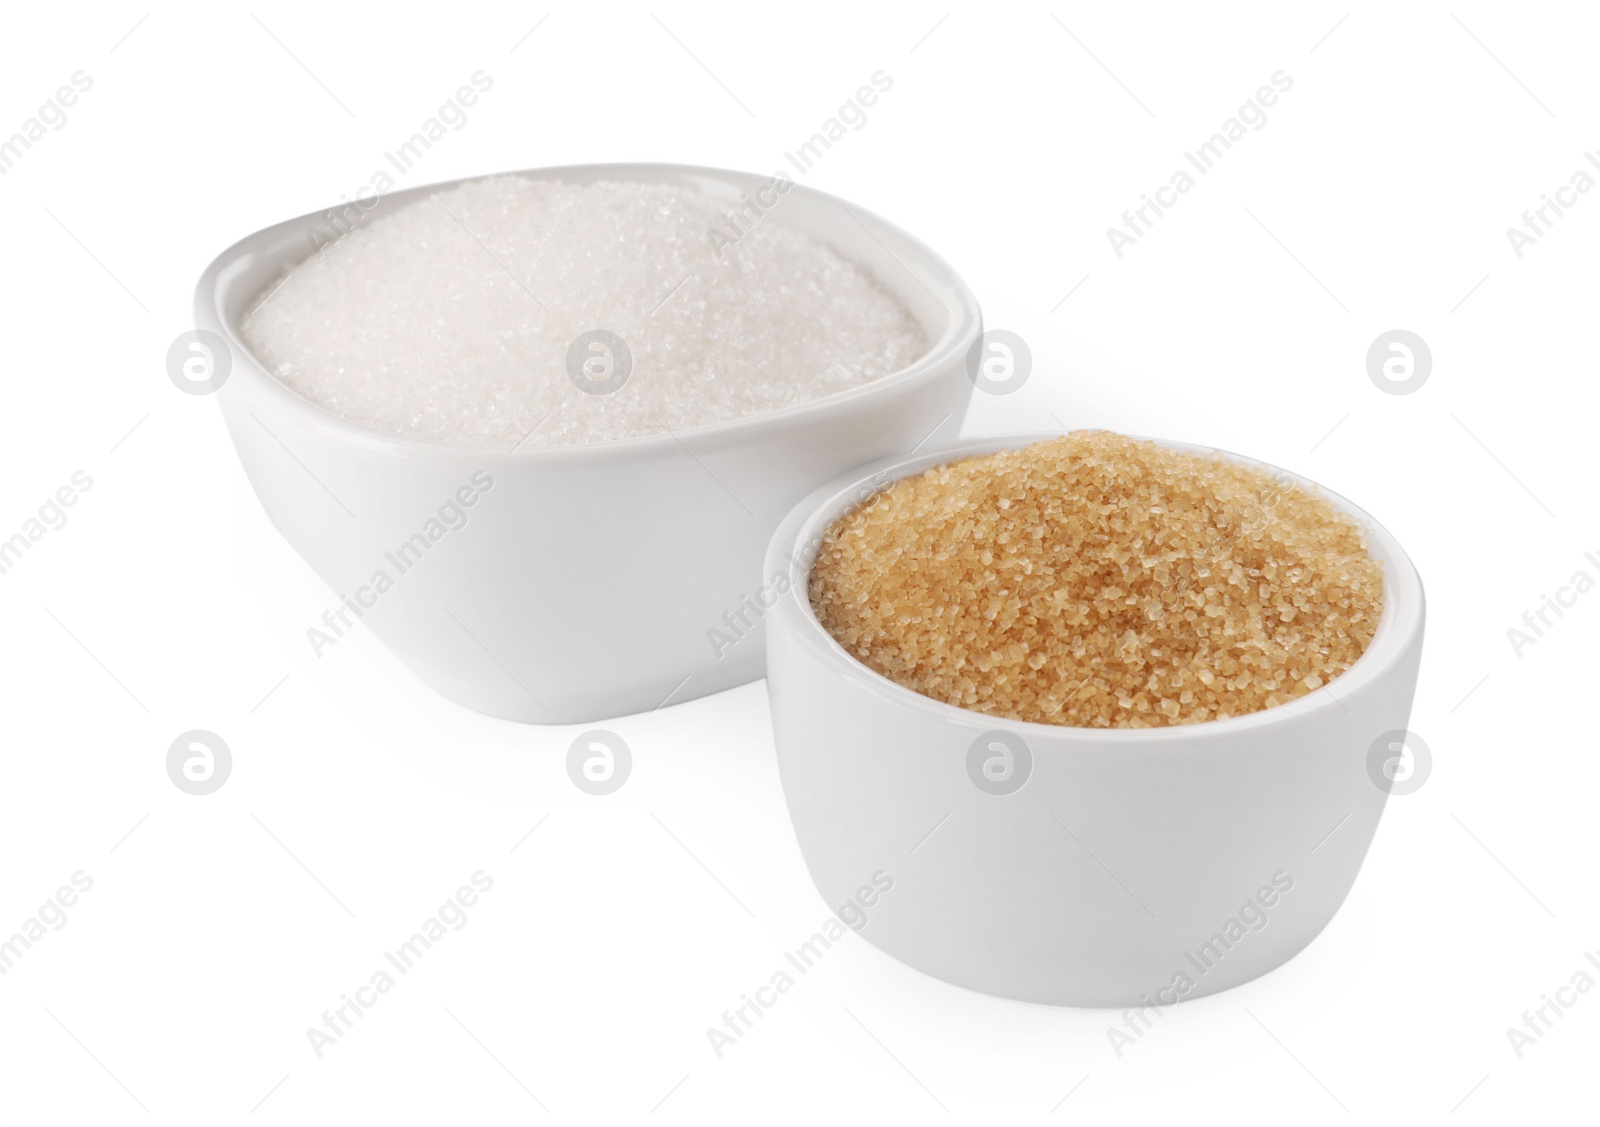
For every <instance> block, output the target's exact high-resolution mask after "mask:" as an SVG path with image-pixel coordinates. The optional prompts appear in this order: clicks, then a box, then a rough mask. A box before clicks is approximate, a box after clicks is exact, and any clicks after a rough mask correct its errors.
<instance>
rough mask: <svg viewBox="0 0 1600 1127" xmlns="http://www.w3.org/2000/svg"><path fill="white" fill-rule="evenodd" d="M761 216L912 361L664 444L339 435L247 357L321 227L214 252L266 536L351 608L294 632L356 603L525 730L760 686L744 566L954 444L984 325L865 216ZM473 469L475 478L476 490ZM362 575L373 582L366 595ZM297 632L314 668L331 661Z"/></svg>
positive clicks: (210, 317)
mask: <svg viewBox="0 0 1600 1127" xmlns="http://www.w3.org/2000/svg"><path fill="white" fill-rule="evenodd" d="M519 175H524V176H533V177H539V178H543V179H560V180H567V181H576V182H589V181H595V180H627V181H640V182H646V183H667V184H678V185H694V186H698V187H701V188H703V189H705V190H706V191H707V192H709V193H711V194H712V195H714V196H716V197H718V198H722V199H726V200H729V201H731V202H735V203H736V202H737V201H738V198H739V196H740V193H742V192H744V193H750V194H751V195H752V196H753V195H754V194H755V192H756V191H757V190H758V189H759V188H761V187H762V186H763V185H764V184H765V183H766V182H767V178H766V177H760V176H752V175H749V174H746V173H740V172H725V171H719V170H715V169H702V168H689V167H684V166H678V165H660V164H615V165H586V166H581V167H572V168H551V169H540V170H536V171H530V172H523V173H519ZM454 183H460V181H453V182H451V183H450V184H433V185H428V186H425V187H419V188H413V189H409V190H406V191H402V192H394V193H392V194H390V195H388V196H386V197H384V198H383V199H382V200H381V201H380V202H379V203H378V204H377V206H376V207H375V208H373V209H372V210H370V211H367V212H365V213H364V214H365V215H366V217H367V218H366V222H371V221H372V220H373V219H376V218H378V217H380V216H382V215H385V214H387V213H389V212H391V211H392V210H394V209H395V208H398V207H402V206H404V205H406V204H408V203H410V202H412V201H414V200H417V199H420V198H422V197H424V196H426V195H427V194H429V193H432V192H435V191H439V190H441V189H443V188H448V187H450V186H452V185H453V184H454ZM766 221H767V222H771V223H783V224H786V225H788V226H791V227H794V228H797V229H799V230H801V231H804V232H807V233H809V234H812V235H814V236H816V237H818V238H820V239H822V240H823V241H825V242H827V243H830V244H831V245H832V246H833V247H834V248H835V249H836V250H838V251H839V252H840V253H841V254H842V255H844V257H846V258H848V259H850V260H852V261H854V262H856V263H858V264H861V265H863V266H865V267H867V268H868V269H870V270H871V271H872V272H873V274H874V275H876V277H877V278H878V279H879V281H880V282H881V283H882V284H883V285H884V286H885V287H887V288H888V289H889V290H890V291H891V292H893V293H895V294H896V295H897V296H898V297H899V298H900V299H901V301H903V302H904V303H905V304H906V306H907V307H909V308H910V310H911V311H912V313H913V314H914V315H915V316H916V318H917V319H918V320H919V321H920V322H921V324H922V326H923V328H924V330H925V331H926V333H927V336H928V338H929V340H930V341H931V342H932V347H931V348H930V350H929V351H928V353H927V355H925V356H923V357H922V358H921V359H920V360H918V361H917V362H916V363H915V364H912V365H911V366H910V367H908V368H905V369H903V370H901V371H899V372H896V373H894V374H892V375H889V376H885V377H884V378H882V379H879V380H876V381H874V382H873V383H870V384H867V385H864V386H862V387H859V388H855V389H852V390H849V391H845V392H841V393H839V394H837V395H833V396H830V397H828V398H826V399H821V400H816V401H813V402H810V403H806V404H802V405H799V406H796V407H790V408H786V409H783V410H777V411H769V412H764V413H761V414H758V415H752V416H749V417H747V418H743V419H737V420H733V421H730V422H722V423H717V424H715V425H711V426H704V427H697V428H694V429H690V430H681V431H677V432H675V433H673V434H656V435H649V436H645V437H639V438H629V439H622V440H617V441H611V442H600V443H592V444H588V445H580V446H524V447H522V448H521V449H517V450H507V449H480V448H473V447H464V446H452V445H446V444H442V443H437V442H431V441H425V440H419V439H414V438H404V437H400V436H398V435H393V434H388V433H385V432H382V431H378V430H374V429H371V428H369V427H365V426H361V425H359V424H356V423H351V422H346V421H345V420H343V419H341V418H339V417H337V416H335V415H333V414H332V413H330V412H328V411H326V410H324V409H323V408H321V407H318V406H316V405H314V404H312V403H311V402H309V401H308V400H306V399H304V398H302V397H301V396H299V395H298V394H297V393H295V392H293V391H291V390H290V389H289V388H288V387H286V386H285V385H284V384H282V383H280V382H279V381H278V380H277V379H275V378H274V377H272V376H271V375H269V374H268V373H267V372H266V371H264V370H263V369H262V368H261V366H260V365H259V364H258V363H257V362H256V360H255V359H254V358H253V357H252V356H251V354H250V352H249V350H248V349H247V348H246V347H245V345H244V343H243V341H242V340H241V339H240V337H239V333H238V324H239V321H240V318H241V317H242V315H243V313H244V312H245V310H246V309H247V308H248V304H249V303H251V302H253V301H254V300H255V299H256V297H257V295H259V294H260V293H261V292H262V291H263V289H264V288H265V287H266V286H268V285H269V284H270V283H271V282H272V281H273V280H274V279H275V278H276V277H277V276H278V275H279V273H280V272H281V271H282V270H283V269H284V267H285V266H287V265H289V264H290V263H293V262H296V261H298V260H300V259H302V258H304V257H305V256H306V255H307V254H308V253H309V252H310V250H311V247H312V244H311V243H310V241H309V239H308V234H307V232H308V230H309V229H310V228H311V227H313V226H316V227H318V228H320V229H325V228H326V227H327V221H326V220H325V219H324V217H323V215H322V214H321V213H316V214H312V215H306V216H302V217H300V218H298V219H291V220H289V221H288V222H286V223H280V224H278V225H277V226H274V227H269V228H267V229H266V230H264V231H259V232H257V233H256V234H254V235H251V236H250V237H248V238H246V239H244V240H242V241H241V242H239V243H236V244H235V245H234V246H232V247H230V248H229V249H228V250H226V251H224V252H223V253H222V254H221V255H220V256H219V257H218V258H217V260H216V261H215V262H213V263H212V264H211V265H210V267H208V268H207V270H206V271H205V274H204V275H203V276H202V277H201V279H200V284H199V289H198V292H197V294H196V298H195V311H196V318H197V324H198V326H199V328H201V329H205V330H210V331H211V332H214V333H217V334H219V335H220V336H221V337H222V338H223V340H224V341H225V342H226V343H227V345H228V347H229V349H230V350H231V352H232V361H233V367H232V372H231V374H230V375H229V376H228V378H227V380H226V382H225V383H224V384H223V385H222V387H221V388H220V390H218V391H217V393H216V394H217V398H218V400H219V401H220V403H221V405H222V410H223V415H224V417H225V419H226V421H227V425H228V430H229V433H230V434H231V435H232V437H233V441H234V445H235V446H236V447H237V448H238V451H239V458H240V460H241V461H242V462H243V463H244V468H245V472H246V474H247V475H248V476H249V478H250V482H251V484H252V485H253V486H254V487H255V490H256V494H257V495H258V496H259V497H260V499H261V503H262V506H263V507H264V508H265V509H266V511H267V515H268V516H269V517H271V519H272V522H273V523H274V524H275V525H276V526H277V528H278V530H279V531H280V532H282V533H283V535H284V537H285V538H286V539H288V541H289V543H290V544H292V545H293V546H294V547H295V549H296V550H297V551H299V553H300V554H301V555H302V556H304V557H305V559H306V560H307V562H309V563H310V564H311V566H312V567H313V568H314V569H315V570H316V571H317V573H318V574H319V575H321V576H322V578H323V579H324V580H326V581H327V583H328V585H329V586H330V587H332V588H333V590H334V591H335V592H337V593H338V594H339V595H340V596H341V597H346V596H348V597H349V599H350V601H351V602H352V603H354V604H355V606H354V607H353V608H352V607H349V606H345V607H344V608H343V609H342V613H343V615H344V618H345V622H344V623H338V622H337V621H336V623H335V627H330V626H328V625H327V624H326V623H307V628H308V630H309V629H311V628H313V627H314V628H317V629H319V630H320V631H321V632H322V634H323V636H324V637H327V638H332V639H334V643H333V644H337V639H338V637H339V635H336V634H335V633H334V629H335V628H337V629H338V630H339V632H340V634H343V633H346V632H347V631H348V629H352V628H355V623H356V614H355V611H356V610H360V612H361V614H360V621H361V622H362V623H364V624H365V625H367V626H370V627H371V629H372V631H373V632H374V633H375V634H376V635H377V636H378V638H380V639H381V640H382V641H383V642H384V643H385V644H386V645H387V646H388V647H389V648H390V649H391V650H393V651H394V652H395V653H396V654H397V655H398V656H399V657H400V659H401V660H402V661H404V662H405V663H406V664H407V665H408V666H410V668H411V669H412V670H413V671H414V672H415V673H416V674H417V676H419V677H420V678H421V679H422V680H423V681H425V682H426V683H427V684H428V685H430V686H432V687H433V688H434V689H436V690H437V691H438V692H440V693H441V694H443V695H444V696H446V697H448V698H450V699H451V700H454V701H457V702H459V703H461V704H464V705H466V706H468V707H469V708H474V709H477V710H478V711H480V712H487V713H490V714H492V715H495V716H502V717H507V718H510V719H515V720H525V721H533V722H543V723H575V722H583V721H589V720H594V719H598V718H601V717H605V716H615V715H621V714H624V713H629V712H637V711H642V710H645V709H650V708H654V707H656V706H658V705H660V704H661V703H663V702H664V701H666V700H668V699H670V700H671V701H673V702H678V701H682V700H687V699H689V698H692V697H696V696H701V695H704V694H706V693H711V692H716V691H718V690H720V689H725V688H728V687H730V686H733V685H738V684H741V683H743V682H745V681H749V680H752V679H754V678H756V677H760V676H761V675H762V672H763V670H764V657H765V655H764V649H763V643H762V615H761V613H760V612H762V611H764V609H765V608H764V607H762V606H761V605H760V604H761V603H762V601H763V600H764V599H766V598H768V597H770V596H768V595H767V593H766V591H765V587H766V581H767V577H765V576H763V574H762V572H761V569H760V568H761V557H762V552H763V550H764V549H765V547H766V544H767V542H768V540H770V538H771V536H772V530H773V528H774V527H775V526H776V525H777V523H778V521H779V520H780V519H781V518H782V516H783V514H784V513H786V512H787V511H788V510H789V509H790V508H791V507H792V506H793V505H794V503H795V502H796V501H797V500H798V499H799V498H801V497H803V496H804V495H805V494H806V493H807V492H809V491H810V490H811V489H812V488H814V487H815V486H816V485H817V483H818V482H821V481H826V480H828V479H829V478H830V477H832V476H834V475H835V474H838V473H840V472H842V471H844V470H845V469H847V468H848V467H851V466H856V465H860V464H861V463H862V462H865V461H869V460H872V459H875V458H881V457H884V456H886V455H889V454H891V453H895V452H909V451H911V450H913V449H915V448H916V447H917V446H918V444H919V443H923V442H925V441H930V440H931V441H933V442H935V443H936V442H938V441H939V440H940V438H941V437H943V436H954V435H955V433H956V432H957V430H958V429H959V427H960V424H961V419H962V416H963V415H964V413H965V411H966V405H967V399H968V397H969V395H970V393H971V391H972V383H971V381H970V379H969V378H968V375H967V370H966V354H967V350H968V348H969V347H970V346H971V344H972V343H973V341H974V340H975V339H976V337H977V336H978V334H979V333H980V331H981V315H980V312H979V309H978V303H977V300H976V299H975V298H974V297H973V295H972V293H971V292H970V291H969V290H968V289H967V287H966V285H965V284H964V283H963V282H962V281H961V279H960V278H959V277H958V276H957V275H956V274H955V272H954V271H953V270H951V268H950V267H949V266H948V265H946V264H945V263H944V261H943V260H941V259H940V258H939V257H938V256H937V255H935V254H934V253H933V252H932V251H931V250H929V249H928V248H927V247H925V246H924V245H923V244H922V243H920V242H918V241H917V240H916V239H914V238H912V237H911V236H910V235H907V234H906V233H905V232H903V231H901V230H900V229H899V228H897V227H894V226H892V225H891V224H889V223H887V222H885V221H884V220H882V219H880V218H878V217H877V216H874V215H873V214H871V213H870V212H867V211H864V210H862V209H860V208H857V207H851V208H850V209H849V210H848V211H847V210H846V207H845V204H844V203H843V201H841V200H839V199H836V198H835V197H832V196H829V195H826V194H824V193H822V192H817V191H813V190H811V189H809V188H805V187H802V186H799V185H797V186H795V187H794V188H793V189H791V190H790V191H789V192H788V193H787V194H786V195H784V196H783V197H782V200H781V202H780V203H779V204H778V205H777V210H776V211H774V212H772V213H771V217H770V218H769V219H767V220H766ZM559 378H562V379H565V378H566V375H565V373H561V374H560V375H559ZM474 474H482V475H487V477H488V479H489V480H491V481H492V483H493V484H492V486H490V487H488V488H485V487H483V486H482V485H481V481H482V478H479V479H478V482H479V483H480V484H474V478H473V475H474ZM458 491H465V492H464V494H463V496H464V497H470V498H471V506H472V507H470V508H467V507H466V506H465V504H464V502H462V501H458V502H457V506H456V507H457V508H459V509H462V510H463V515H464V517H465V518H466V525H465V527H464V528H461V529H459V530H457V529H448V528H447V529H446V534H445V535H442V536H437V537H428V536H426V535H425V537H424V538H425V539H428V540H429V543H428V544H426V545H425V546H418V547H415V548H414V549H413V550H412V552H410V553H408V554H407V556H406V557H405V558H404V559H403V560H400V561H399V562H401V563H407V564H409V565H410V566H408V567H407V568H406V570H405V571H404V572H403V573H401V571H400V568H399V566H397V562H396V559H395V558H394V557H393V555H392V554H393V553H394V552H395V551H396V548H397V547H398V546H399V545H401V544H404V543H407V542H410V541H412V538H413V537H414V536H416V535H417V534H418V533H419V532H427V531H434V528H433V526H429V525H427V521H428V520H429V518H436V517H437V516H438V513H439V510H440V508H441V507H442V506H445V505H447V504H449V503H450V502H451V499H452V497H453V496H455V495H456V494H457V493H458ZM454 522H455V518H454V516H451V518H450V522H449V523H454ZM438 527H440V528H444V527H445V523H444V522H441V523H440V524H439V526H438ZM386 553H389V555H386ZM414 557H415V558H420V562H419V563H417V562H413V558H414ZM379 572H382V573H384V574H386V575H387V577H388V579H389V581H390V582H389V584H388V586H387V588H386V589H385V590H383V591H382V592H379V591H378V587H379V586H380V584H379V583H377V582H376V576H377V573H379ZM368 604H370V605H368ZM334 606H335V610H336V612H340V611H341V606H340V604H337V603H336V604H334ZM336 620H337V615H336ZM714 630H715V631H717V632H718V634H719V635H720V637H718V636H717V635H713V633H712V631H714ZM307 637H308V646H309V647H310V648H313V649H315V650H317V652H318V653H319V655H320V654H324V653H327V652H328V648H327V644H326V643H323V642H322V641H321V640H320V639H318V638H316V637H315V636H313V635H311V634H309V633H308V636H307ZM730 639H731V641H730Z"/></svg>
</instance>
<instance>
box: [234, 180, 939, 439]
mask: <svg viewBox="0 0 1600 1127" xmlns="http://www.w3.org/2000/svg"><path fill="white" fill-rule="evenodd" d="M782 206H783V205H782V204H781V203H780V204H779V205H778V209H779V212H780V213H781V211H782ZM730 211H731V209H729V208H728V207H727V206H726V205H725V204H723V203H721V202H719V201H717V200H714V199H713V198H712V197H711V196H709V195H707V194H706V193H704V192H702V191H700V190H699V189H692V188H680V187H669V186H666V185H649V184H634V183H595V184H569V183H562V182H560V181H554V180H533V179H526V178H523V177H519V176H497V177H491V178H489V179H485V180H478V181H474V182H472V183H468V184H463V185H461V186H460V187H457V188H455V189H452V190H448V191H444V192H440V193H438V194H436V195H434V196H432V197H430V198H428V199H426V200H420V201H418V202H416V203H414V204H411V205H409V206H407V207H405V208H403V209H400V210H398V211H396V212H395V213H394V214H392V215H388V216H385V217H383V218H381V219H374V220H371V221H369V222H367V223H366V224H363V225H361V226H358V227H357V228H356V229H355V230H353V231H352V232H351V233H350V234H348V235H346V236H344V237H343V238H341V239H339V240H338V241H337V242H334V243H331V244H330V245H328V246H326V247H324V248H322V250H321V251H320V252H319V253H318V254H315V255H313V256H312V257H310V258H308V259H306V260H305V261H304V262H302V263H300V264H299V265H297V266H295V267H294V268H293V269H291V270H290V271H289V272H288V274H287V275H285V276H284V278H283V279H282V280H281V284H278V283H274V284H275V285H278V288H277V290H276V291H275V292H274V291H272V290H271V289H270V287H269V290H268V291H264V293H263V297H265V300H264V301H261V299H259V298H258V299H257V300H258V301H261V303H260V304H259V305H258V306H257V307H256V308H254V310H253V311H252V312H251V313H249V314H248V315H247V316H246V317H245V319H244V321H243V324H242V330H243V335H244V338H245V340H246V342H247V343H248V344H249V345H250V348H251V349H252V350H253V351H254V353H255V354H256V356H257V357H258V358H259V359H260V360H261V362H262V364H263V366H264V367H265V368H266V369H267V371H269V372H271V373H273V374H274V375H276V376H277V377H278V378H279V379H280V380H282V381H283V382H284V383H286V384H288V385H289V386H290V387H291V388H293V389H294V390H295V391H297V392H299V393H300V394H301V395H303V396H305V397H306V398H307V399H309V400H311V401H312V402H314V403H317V404H319V405H321V406H323V407H325V408H327V409H328V410H330V411H333V412H334V413H336V414H338V415H341V416H343V417H344V418H346V419H349V420H351V421H353V422H358V423H364V424H366V425H367V426H371V427H376V428H378V429H381V430H386V431H391V432H394V433H398V434H403V435H411V436H414V437H418V438H428V439H434V440H437V441H441V442H450V443H457V444H461V445H470V446H517V445H520V444H523V443H526V444H528V445H534V444H561V443H583V442H597V441H602V440H606V439H615V438H626V437H630V436H633V435H642V434H651V433H658V432H660V431H662V430H674V431H675V430H680V429H683V428H687V427H695V426H702V425H705V424H707V423H714V422H720V421H723V420H726V419H734V418H739V417H742V416H745V415H751V414H754V413H756V412H758V411H768V410H772V409H773V408H778V407H787V406H791V405H793V404H797V403H803V402H807V401H809V400H814V399H820V398H822V397H824V396H827V395H832V394H834V393H836V392H840V391H844V390H846V389H848V388H853V387H857V386H860V385H861V384H864V383H867V382H868V381H870V380H873V379H876V378H878V377H880V376H884V375H887V374H889V373H891V372H894V371H896V370H898V369H900V368H903V367H905V366H906V365H908V364H910V363H911V362H912V361H914V360H916V359H917V358H919V357H920V356H922V355H923V353H924V352H926V351H927V347H928V344H927V340H926V338H925V337H924V335H923V332H922V329H921V327H920V326H919V325H918V323H917V322H916V320H915V319H914V318H913V317H912V315H911V313H910V312H909V311H908V310H907V309H906V308H905V306H904V305H902V304H901V302H900V301H899V300H898V299H897V298H895V297H894V296H892V295H891V294H889V293H888V292H887V291H886V290H885V289H884V288H883V287H882V286H881V285H879V284H878V282H877V281H876V280H875V279H874V278H873V277H872V275H871V274H870V273H868V272H867V271H866V270H865V269H863V268H861V267H858V266H856V265H854V264H852V263H850V262H847V261H846V260H845V259H843V258H841V257H840V256H839V255H838V253H837V252H835V251H834V250H833V249H832V248H831V247H828V246H826V245H824V244H823V243H821V242H819V241H817V240H815V239H813V238H811V237H809V236H807V235H804V234H801V233H800V232H798V231H795V230H793V229H791V228H788V227H785V226H784V225H783V223H782V220H781V216H769V217H765V218H763V219H762V220H760V221H759V222H757V223H756V225H755V226H754V228H753V229H751V230H750V231H749V232H748V233H747V234H746V235H745V236H744V237H743V238H742V239H740V240H739V241H738V242H737V243H736V244H734V245H732V246H729V247H725V248H724V254H725V257H723V256H719V255H718V253H717V249H716V248H715V247H714V246H713V244H712V240H711V238H710V231H711V229H712V228H714V227H715V228H718V229H721V230H724V231H725V230H727V229H728V219H727V216H728V213H729V212H730ZM267 293H270V294H271V296H270V297H266V296H265V295H266V294H267ZM594 329H604V330H607V331H609V332H611V333H615V334H616V335H617V336H619V337H621V338H622V339H623V341H625V342H626V344H627V347H628V349H629V351H630V352H631V354H632V370H631V372H630V373H629V377H628V379H627V381H626V382H625V383H624V384H623V385H622V387H621V388H619V389H618V390H616V391H614V392H612V393H610V394H607V395H597V394H593V393H591V392H588V391H584V390H582V389H580V388H579V387H578V386H576V385H575V384H574V383H573V381H572V379H570V378H569V376H568V373H567V353H568V348H569V346H571V345H572V343H573V341H574V339H575V338H577V337H578V336H579V335H580V334H582V333H585V332H588V331H590V330H594Z"/></svg>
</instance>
